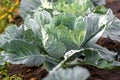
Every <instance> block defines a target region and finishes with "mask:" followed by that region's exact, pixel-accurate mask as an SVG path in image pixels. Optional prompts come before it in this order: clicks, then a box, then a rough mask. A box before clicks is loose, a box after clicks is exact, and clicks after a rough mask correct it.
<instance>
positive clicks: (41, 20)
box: [34, 9, 51, 26]
mask: <svg viewBox="0 0 120 80" xmlns="http://www.w3.org/2000/svg"><path fill="white" fill-rule="evenodd" d="M34 19H35V21H36V22H37V23H38V24H39V25H40V26H44V25H45V24H49V23H50V22H51V14H50V13H49V12H47V11H46V10H42V9H36V10H35V13H34Z"/></svg>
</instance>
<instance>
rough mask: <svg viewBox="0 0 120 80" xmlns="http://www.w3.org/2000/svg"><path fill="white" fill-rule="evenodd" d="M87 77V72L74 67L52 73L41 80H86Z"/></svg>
mask: <svg viewBox="0 0 120 80" xmlns="http://www.w3.org/2000/svg"><path fill="white" fill-rule="evenodd" d="M88 77H89V72H88V70H86V69H84V68H81V67H74V68H73V69H59V70H57V71H52V72H50V73H49V75H48V76H47V77H46V78H44V79H43V80H87V78H88Z"/></svg>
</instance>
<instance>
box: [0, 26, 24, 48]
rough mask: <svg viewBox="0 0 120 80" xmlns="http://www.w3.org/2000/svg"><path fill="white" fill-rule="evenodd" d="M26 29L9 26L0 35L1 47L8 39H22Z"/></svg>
mask: <svg viewBox="0 0 120 80" xmlns="http://www.w3.org/2000/svg"><path fill="white" fill-rule="evenodd" d="M23 31H24V29H23V28H22V27H20V28H18V27H17V26H15V25H13V26H9V27H7V28H6V29H5V32H4V33H3V34H1V35H0V47H2V46H3V45H4V44H5V43H6V42H7V41H9V40H13V39H22V38H24V37H23Z"/></svg>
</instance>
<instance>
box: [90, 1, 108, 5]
mask: <svg viewBox="0 0 120 80" xmlns="http://www.w3.org/2000/svg"><path fill="white" fill-rule="evenodd" d="M91 1H93V4H94V5H95V6H96V5H105V3H106V2H105V0H91Z"/></svg>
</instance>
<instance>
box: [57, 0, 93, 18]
mask: <svg viewBox="0 0 120 80" xmlns="http://www.w3.org/2000/svg"><path fill="white" fill-rule="evenodd" d="M55 8H56V9H57V10H58V11H61V12H62V11H63V12H66V13H72V14H75V15H76V16H85V15H86V14H88V13H89V11H92V9H93V8H94V5H93V4H92V2H91V1H90V0H84V1H83V0H74V1H71V2H68V1H64V0H63V1H59V2H58V3H56V4H55Z"/></svg>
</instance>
